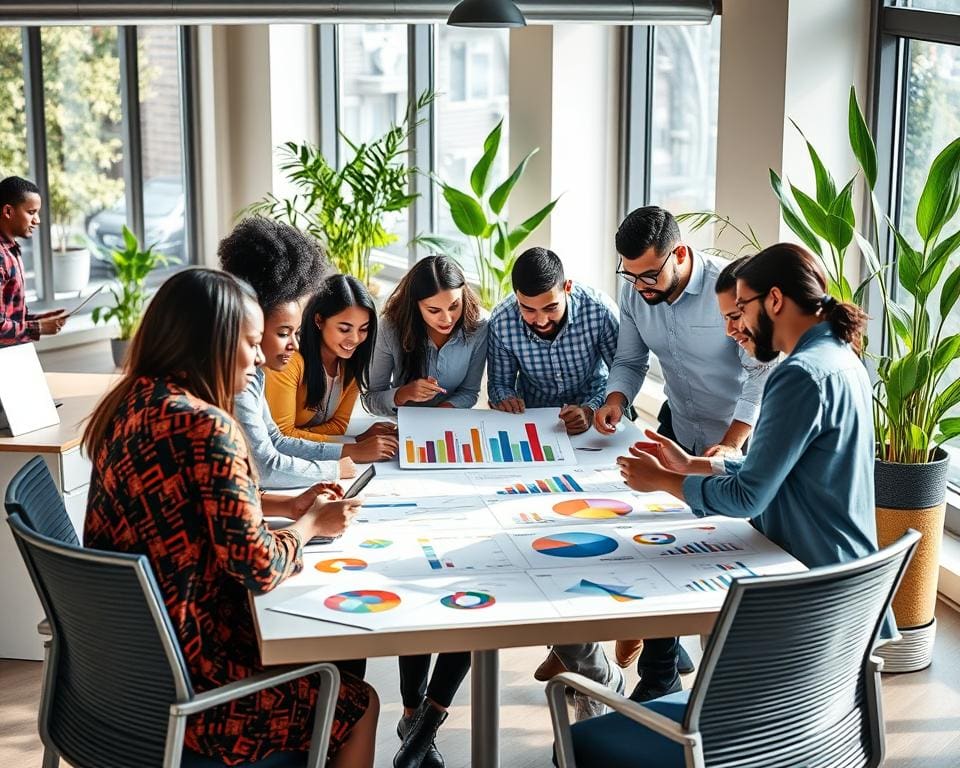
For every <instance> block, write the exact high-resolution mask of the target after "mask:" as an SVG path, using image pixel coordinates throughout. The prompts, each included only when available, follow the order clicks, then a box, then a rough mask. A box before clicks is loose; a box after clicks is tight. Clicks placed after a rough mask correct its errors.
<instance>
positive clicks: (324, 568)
mask: <svg viewBox="0 0 960 768" xmlns="http://www.w3.org/2000/svg"><path fill="white" fill-rule="evenodd" d="M313 567H314V568H316V569H317V570H318V571H321V572H323V573H340V571H362V570H363V569H364V568H366V567H367V563H366V561H364V560H358V559H357V558H355V557H338V558H336V559H335V560H321V561H320V562H319V563H317V564H316V565H315V566H313Z"/></svg>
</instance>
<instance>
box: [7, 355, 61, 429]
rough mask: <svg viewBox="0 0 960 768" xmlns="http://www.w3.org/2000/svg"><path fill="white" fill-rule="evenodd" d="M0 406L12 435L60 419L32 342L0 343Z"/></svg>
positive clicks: (57, 421)
mask: <svg viewBox="0 0 960 768" xmlns="http://www.w3.org/2000/svg"><path fill="white" fill-rule="evenodd" d="M0 371H3V374H2V375H0V408H2V410H3V415H4V417H5V419H6V422H7V423H6V425H5V426H6V427H7V428H9V430H10V434H11V435H13V436H14V437H16V436H17V435H22V434H25V433H27V432H33V431H34V430H37V429H43V428H44V427H52V426H54V425H56V424H59V423H60V416H59V415H58V414H57V408H56V406H55V405H54V403H53V398H52V397H51V396H50V389H49V388H48V387H47V379H46V377H45V376H44V375H43V369H42V368H41V367H40V359H39V358H38V357H37V350H36V348H35V347H34V346H33V344H15V345H14V346H11V347H0Z"/></svg>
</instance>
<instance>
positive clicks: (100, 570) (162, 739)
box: [8, 513, 340, 768]
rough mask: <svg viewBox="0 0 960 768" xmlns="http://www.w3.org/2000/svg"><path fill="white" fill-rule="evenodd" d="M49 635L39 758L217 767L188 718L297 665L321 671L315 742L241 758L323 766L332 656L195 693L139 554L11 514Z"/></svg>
mask: <svg viewBox="0 0 960 768" xmlns="http://www.w3.org/2000/svg"><path fill="white" fill-rule="evenodd" d="M8 523H9V524H10V527H11V529H12V531H13V536H14V539H15V540H16V542H17V546H18V548H19V549H20V552H21V554H22V556H23V559H24V562H25V563H26V566H27V569H28V571H29V572H30V577H31V579H32V580H33V583H34V586H35V588H36V590H37V594H38V595H39V597H40V601H41V602H42V604H43V608H44V611H45V612H46V615H47V618H48V619H49V621H50V625H51V630H52V635H53V636H52V640H51V642H50V648H49V654H48V658H47V663H46V664H45V667H44V679H43V687H42V693H41V702H40V718H39V730H40V738H41V741H42V742H43V746H44V758H43V766H44V768H56V766H57V765H59V762H60V758H61V757H62V758H63V759H65V760H66V761H68V762H69V763H70V765H71V766H74V768H105V766H109V768H150V767H151V766H156V768H180V767H181V766H182V767H183V768H214V767H215V768H223V763H221V762H218V761H216V760H211V759H210V758H208V757H205V756H202V755H197V754H195V753H193V752H190V751H188V750H185V749H184V746H183V741H184V733H185V728H186V721H187V718H188V717H189V716H190V715H192V714H194V713H198V712H203V711H205V710H208V709H210V708H211V707H215V706H217V705H220V704H225V703H227V702H230V701H233V700H235V699H238V698H241V697H243V696H247V695H250V694H252V693H256V692H257V691H260V690H263V689H265V688H269V687H272V686H275V685H282V684H285V683H287V682H289V681H291V680H295V679H296V678H298V677H302V676H304V675H309V674H314V673H318V674H319V676H320V680H321V685H320V690H319V693H318V696H317V711H316V716H315V720H314V725H313V731H312V737H311V748H310V752H309V754H307V753H305V752H285V753H275V754H273V755H271V756H269V757H268V758H266V759H265V760H261V761H259V762H256V763H248V764H246V765H249V766H256V768H319V767H320V766H322V765H323V764H324V762H325V760H326V753H327V745H328V742H329V740H330V731H331V727H332V722H333V715H334V711H335V706H336V700H337V694H338V691H339V688H340V674H339V672H338V670H337V668H336V667H335V666H333V665H332V664H312V665H309V666H306V667H301V668H298V669H286V670H283V671H280V672H270V673H264V674H261V675H256V676H253V677H250V678H246V679H244V680H239V681H236V682H233V683H230V684H228V685H225V686H222V687H220V688H217V689H214V690H210V691H204V692H202V693H197V692H196V691H194V689H193V686H192V684H191V682H190V676H189V673H188V671H187V667H186V663H185V661H184V658H183V654H182V653H181V651H180V646H179V643H178V642H177V637H176V635H175V634H174V630H173V626H172V624H171V623H170V618H169V616H168V615H167V611H166V608H165V607H164V604H163V600H162V599H161V597H160V592H159V588H158V587H157V583H156V580H155V579H154V576H153V572H152V570H151V568H150V564H149V562H148V561H147V558H146V557H145V556H143V555H131V554H125V553H116V552H101V551H98V550H92V549H83V548H81V547H78V546H75V545H71V544H65V543H64V542H62V541H58V540H56V539H53V538H50V537H49V536H43V535H41V534H39V533H37V532H36V531H34V530H33V529H32V527H31V526H28V525H27V524H25V523H24V521H23V520H22V519H21V517H20V515H19V514H18V513H15V514H12V515H11V516H10V517H9V518H8Z"/></svg>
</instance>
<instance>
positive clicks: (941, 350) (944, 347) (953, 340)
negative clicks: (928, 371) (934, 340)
mask: <svg viewBox="0 0 960 768" xmlns="http://www.w3.org/2000/svg"><path fill="white" fill-rule="evenodd" d="M957 357H960V333H955V334H954V335H953V336H947V337H946V338H945V339H940V343H939V344H937V348H936V349H935V350H934V351H933V370H934V372H935V373H939V372H940V371H942V370H943V369H944V368H946V367H947V366H948V365H950V363H952V362H953V361H954V360H956V359H957Z"/></svg>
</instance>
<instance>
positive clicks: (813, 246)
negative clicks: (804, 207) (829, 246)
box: [770, 168, 823, 258]
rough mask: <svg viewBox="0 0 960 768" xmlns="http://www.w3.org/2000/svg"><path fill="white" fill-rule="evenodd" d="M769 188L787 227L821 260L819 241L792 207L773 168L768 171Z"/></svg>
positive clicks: (821, 253) (821, 250) (821, 251)
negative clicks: (777, 202)
mask: <svg viewBox="0 0 960 768" xmlns="http://www.w3.org/2000/svg"><path fill="white" fill-rule="evenodd" d="M770 186H771V187H772V188H773V193H774V194H775V195H776V196H777V199H778V200H779V201H780V213H781V215H782V216H783V220H784V221H785V222H786V224H787V226H788V227H790V229H791V230H792V231H793V232H794V234H796V235H797V237H799V238H800V239H801V240H802V241H803V243H804V245H806V246H807V248H809V249H810V250H811V251H813V252H814V253H815V254H817V256H819V257H820V258H823V249H822V248H821V247H820V241H819V240H818V239H817V236H816V235H815V234H813V232H811V231H810V227H808V226H807V225H806V223H805V222H804V220H803V218H802V217H801V216H800V214H799V213H798V212H797V210H796V209H795V208H794V207H793V203H792V201H791V200H790V198H788V197H787V196H786V193H784V191H783V184H782V183H781V182H780V177H779V176H777V173H776V171H774V170H773V168H771V169H770Z"/></svg>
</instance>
